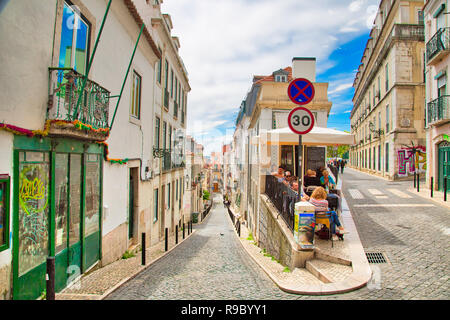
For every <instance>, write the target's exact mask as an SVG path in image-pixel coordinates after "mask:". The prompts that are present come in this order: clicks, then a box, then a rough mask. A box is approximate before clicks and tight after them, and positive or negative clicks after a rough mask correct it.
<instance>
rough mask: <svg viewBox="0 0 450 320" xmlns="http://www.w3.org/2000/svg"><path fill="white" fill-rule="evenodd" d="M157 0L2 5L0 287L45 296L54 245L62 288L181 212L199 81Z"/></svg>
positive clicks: (156, 233) (153, 238) (151, 239)
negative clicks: (194, 81)
mask: <svg viewBox="0 0 450 320" xmlns="http://www.w3.org/2000/svg"><path fill="white" fill-rule="evenodd" d="M161 3H162V1H146V0H123V1H111V2H110V1H106V0H105V1H87V0H71V1H66V0H53V1H45V3H44V2H41V1H39V2H38V1H11V2H9V3H7V4H6V6H4V8H2V11H1V13H0V14H1V19H0V26H1V28H0V42H1V43H2V49H1V50H0V57H1V60H0V65H1V67H2V69H3V72H2V75H1V77H0V83H1V85H2V87H3V88H4V90H3V89H2V92H4V93H5V94H4V95H2V98H1V107H0V108H1V109H0V122H1V123H2V125H1V126H0V150H1V154H2V156H1V157H0V158H1V160H0V218H1V220H2V221H1V222H0V224H1V228H0V233H1V237H0V241H1V242H0V292H1V296H2V297H3V298H5V299H10V298H14V299H35V298H37V297H39V296H40V295H41V294H42V292H43V291H44V290H45V274H46V259H47V257H49V256H52V257H55V265H56V279H55V280H56V290H57V292H59V291H61V290H63V289H64V288H65V287H66V286H67V285H68V284H71V283H73V282H74V281H76V280H77V279H79V277H80V275H81V274H83V273H86V272H87V271H89V270H91V269H92V268H95V267H99V266H104V265H106V264H108V263H111V262H113V261H115V260H117V259H120V258H121V256H122V254H123V253H124V252H125V251H126V250H134V249H136V248H137V247H138V244H139V243H140V241H141V239H140V235H141V233H142V232H145V233H146V234H147V235H148V236H147V239H148V240H147V241H148V243H149V244H153V243H156V242H158V241H159V240H160V239H161V237H162V234H163V231H164V228H170V229H171V230H173V226H174V225H175V224H178V223H179V221H181V219H182V216H183V211H182V207H183V206H182V194H183V192H184V168H183V167H184V163H185V160H184V138H183V137H184V128H185V116H186V103H187V93H188V92H189V91H190V87H189V83H188V78H187V72H186V70H185V68H184V65H183V63H182V60H181V58H180V57H179V55H178V48H179V40H178V39H177V38H176V37H172V36H171V35H170V29H171V20H170V16H168V15H165V14H162V13H161V8H160V4H161ZM30 16H33V17H35V18H36V19H29V18H28V17H30ZM18 30H20V33H19V31H18ZM37 30H39V37H35V36H36V31H37ZM23 34H26V36H23ZM25 43H26V44H27V50H23V49H22V48H23V46H24V44H25ZM163 64H167V65H169V66H170V68H167V70H166V69H163V68H162V65H163ZM168 70H170V73H169V72H168ZM169 74H170V76H169ZM18 75H24V76H18ZM172 78H173V79H174V80H173V82H172V81H171V80H172ZM163 81H165V82H166V83H168V84H170V87H169V86H168V85H165V86H163V85H162V84H161V82H163ZM163 83H164V82H163ZM164 84H165V83H164ZM172 84H173V85H172ZM165 88H170V89H171V93H172V96H171V97H170V99H168V100H167V102H168V106H167V107H164V103H163V101H165V100H163V96H164V95H165V93H166V92H165V91H164V90H163V89H165ZM172 88H173V89H172ZM19 92H20V94H19ZM158 121H159V125H158ZM155 128H158V130H156V129H155ZM164 128H165V130H166V131H164ZM161 149H163V151H161ZM167 154H169V159H170V161H169V164H168V165H166V166H163V165H162V164H163V162H164V157H166V158H167V157H168V156H167ZM158 164H159V165H158ZM165 191H167V192H165ZM6 195H7V196H6Z"/></svg>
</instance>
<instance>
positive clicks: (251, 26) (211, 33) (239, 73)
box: [162, 0, 379, 148]
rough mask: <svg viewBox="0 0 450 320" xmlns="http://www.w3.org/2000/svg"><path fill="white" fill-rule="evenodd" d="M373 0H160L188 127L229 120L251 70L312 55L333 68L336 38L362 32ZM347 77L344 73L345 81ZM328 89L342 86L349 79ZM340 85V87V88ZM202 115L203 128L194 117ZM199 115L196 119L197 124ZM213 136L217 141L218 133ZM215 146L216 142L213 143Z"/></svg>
mask: <svg viewBox="0 0 450 320" xmlns="http://www.w3.org/2000/svg"><path fill="white" fill-rule="evenodd" d="M378 3H379V0H357V1H351V0H339V1H336V0H317V1H309V0H280V1H276V2H274V1H273V0H258V1H254V0H227V1H223V0H207V1H205V0H165V1H164V3H163V4H162V11H163V12H164V13H169V14H170V15H171V17H172V21H173V25H174V28H173V30H172V35H174V36H178V37H179V38H180V43H181V48H180V55H181V57H182V59H183V61H184V64H185V65H186V68H187V71H188V73H189V80H190V85H191V88H192V91H191V92H190V93H189V97H188V116H187V125H188V131H190V132H193V134H194V137H195V135H196V133H195V132H196V131H198V132H199V133H202V132H206V131H210V129H217V130H216V131H215V133H214V134H219V132H221V134H222V135H223V134H224V133H223V131H224V130H226V128H230V127H232V126H233V125H234V121H235V116H236V114H237V112H238V110H239V106H240V104H241V101H242V100H243V98H244V96H245V95H246V93H247V91H248V89H249V87H250V85H251V81H252V77H253V75H268V74H271V73H272V72H273V71H274V70H277V69H279V68H284V67H287V66H290V65H291V61H292V58H293V57H296V56H314V57H316V58H317V73H318V74H320V73H322V72H325V71H326V70H328V69H330V68H332V67H333V66H334V64H335V61H331V60H330V59H329V55H330V53H331V52H333V50H335V49H336V48H337V47H339V45H341V44H342V43H345V42H347V41H349V40H351V39H353V38H354V37H356V36H359V35H360V34H362V33H364V32H367V25H366V24H367V19H368V18H369V17H371V16H372V14H373V12H372V11H371V10H368V8H369V7H370V6H371V5H378ZM349 82H353V79H351V81H348V80H347V82H346V83H347V85H348V83H349ZM339 85H342V83H339V84H338V85H337V86H334V87H333V88H331V87H332V83H331V82H330V88H331V89H330V90H331V91H333V90H338V91H335V92H336V93H337V92H340V90H345V89H347V88H348V87H345V88H343V87H339ZM342 88H343V89H342ZM199 121H204V122H207V123H205V125H204V127H208V128H207V129H204V130H198V129H197V127H198V122H199ZM196 123H197V124H196ZM216 142H217V141H216ZM217 147H218V148H220V145H219V146H217Z"/></svg>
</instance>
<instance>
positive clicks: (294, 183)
mask: <svg viewBox="0 0 450 320" xmlns="http://www.w3.org/2000/svg"><path fill="white" fill-rule="evenodd" d="M291 188H292V190H294V191H295V192H296V193H297V194H298V180H293V181H292V183H291ZM300 199H301V201H308V200H309V197H308V195H306V194H304V193H303V191H302V192H301V194H300Z"/></svg>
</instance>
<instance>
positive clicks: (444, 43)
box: [427, 28, 449, 65]
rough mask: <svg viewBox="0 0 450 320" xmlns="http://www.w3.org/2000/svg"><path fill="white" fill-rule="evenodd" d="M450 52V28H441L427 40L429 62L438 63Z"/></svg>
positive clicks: (430, 63)
mask: <svg viewBox="0 0 450 320" xmlns="http://www.w3.org/2000/svg"><path fill="white" fill-rule="evenodd" d="M448 52H449V28H440V29H439V30H438V31H437V32H436V33H435V34H434V36H433V37H432V38H431V39H430V40H429V41H428V42H427V64H429V65H432V64H435V63H437V62H438V61H440V60H441V59H442V57H444V56H445V55H447V54H448Z"/></svg>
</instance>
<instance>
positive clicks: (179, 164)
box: [162, 149, 186, 171]
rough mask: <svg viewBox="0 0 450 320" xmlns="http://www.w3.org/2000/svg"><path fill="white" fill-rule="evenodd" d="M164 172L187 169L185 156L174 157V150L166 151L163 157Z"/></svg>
mask: <svg viewBox="0 0 450 320" xmlns="http://www.w3.org/2000/svg"><path fill="white" fill-rule="evenodd" d="M162 158H163V171H167V170H171V169H178V168H186V162H185V158H184V156H183V155H174V154H173V150H170V149H167V150H165V152H164V154H163V156H162Z"/></svg>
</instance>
